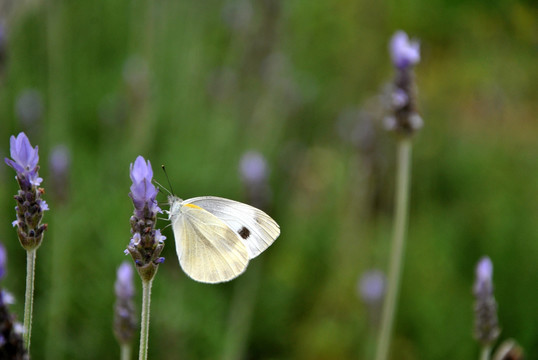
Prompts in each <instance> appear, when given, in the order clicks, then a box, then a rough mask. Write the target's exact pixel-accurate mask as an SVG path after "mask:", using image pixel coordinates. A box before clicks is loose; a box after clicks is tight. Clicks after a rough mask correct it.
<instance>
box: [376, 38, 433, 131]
mask: <svg viewBox="0 0 538 360" xmlns="http://www.w3.org/2000/svg"><path fill="white" fill-rule="evenodd" d="M389 50H390V56H391V58H392V63H393V65H394V67H395V68H396V76H395V78H394V84H393V86H392V91H391V94H390V96H389V98H390V107H391V112H392V114H391V115H390V116H387V117H386V118H385V119H384V124H385V128H386V129H387V130H390V131H396V132H398V133H399V134H400V135H404V136H407V137H408V136H411V135H412V134H414V133H415V132H416V131H417V130H419V129H420V128H421V127H422V125H423V121H422V118H421V117H420V115H419V114H418V111H417V106H416V101H415V96H416V89H415V80H414V75H413V65H416V64H417V63H418V62H419V61H420V44H419V43H418V41H410V40H409V38H408V37H407V34H406V33H405V32H403V31H398V32H396V34H394V35H393V36H392V39H391V40H390V46H389Z"/></svg>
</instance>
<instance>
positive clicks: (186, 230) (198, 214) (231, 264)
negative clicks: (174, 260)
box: [172, 202, 249, 283]
mask: <svg viewBox="0 0 538 360" xmlns="http://www.w3.org/2000/svg"><path fill="white" fill-rule="evenodd" d="M172 227H173V230H174V237H175V238H176V250H177V255H178V257H179V263H180V265H181V268H182V269H183V271H185V272H186V273H187V275H189V276H190V277H192V278H193V279H194V280H197V281H201V282H205V283H219V282H224V281H228V280H231V279H233V278H235V277H237V276H238V275H240V274H241V273H242V272H243V271H245V269H246V267H247V264H248V259H249V256H248V251H247V248H246V246H245V244H244V243H243V242H242V241H241V239H240V238H239V236H238V235H237V234H236V233H235V232H234V231H233V230H232V229H230V227H229V226H228V225H227V224H226V223H225V222H224V221H222V220H220V219H219V218H218V217H217V216H215V215H213V214H211V213H210V212H208V211H206V210H204V209H202V208H199V207H198V206H192V205H186V202H184V203H182V206H181V210H180V212H179V214H178V216H177V217H176V218H175V219H174V221H173V223H172Z"/></svg>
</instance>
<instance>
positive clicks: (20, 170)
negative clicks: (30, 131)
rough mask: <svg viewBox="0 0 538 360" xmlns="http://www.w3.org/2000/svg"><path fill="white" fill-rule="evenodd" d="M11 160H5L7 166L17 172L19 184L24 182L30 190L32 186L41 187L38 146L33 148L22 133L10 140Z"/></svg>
mask: <svg viewBox="0 0 538 360" xmlns="http://www.w3.org/2000/svg"><path fill="white" fill-rule="evenodd" d="M9 144H10V152H11V158H12V159H13V160H11V159H8V158H5V162H6V164H8V165H9V166H11V167H12V168H13V169H15V171H16V172H17V178H18V180H19V182H23V183H24V185H26V186H27V187H28V188H30V187H31V185H35V186H39V185H40V184H41V182H42V181H43V179H42V178H40V177H39V176H38V174H37V171H38V170H39V166H37V162H38V161H39V155H38V153H37V146H36V147H35V148H32V145H30V141H29V140H28V138H27V137H26V135H25V134H24V133H23V132H21V133H19V135H17V137H15V136H11V138H10V139H9ZM21 185H22V184H21Z"/></svg>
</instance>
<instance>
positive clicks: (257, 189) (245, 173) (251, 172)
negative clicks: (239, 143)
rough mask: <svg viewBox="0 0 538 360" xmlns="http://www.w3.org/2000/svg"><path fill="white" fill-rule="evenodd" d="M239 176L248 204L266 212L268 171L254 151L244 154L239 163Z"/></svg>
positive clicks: (268, 194) (268, 195) (262, 160)
mask: <svg viewBox="0 0 538 360" xmlns="http://www.w3.org/2000/svg"><path fill="white" fill-rule="evenodd" d="M239 174H240V175H241V178H242V180H243V183H244V185H245V188H246V191H247V198H248V203H250V204H251V205H252V206H255V207H257V208H260V209H264V210H268V209H267V207H268V206H269V199H270V197H271V190H270V188H269V185H268V183H267V177H268V175H269V169H268V166H267V161H266V160H265V158H264V157H263V155H262V154H260V153H259V152H256V151H248V152H246V153H244V154H243V156H242V157H241V160H240V163H239Z"/></svg>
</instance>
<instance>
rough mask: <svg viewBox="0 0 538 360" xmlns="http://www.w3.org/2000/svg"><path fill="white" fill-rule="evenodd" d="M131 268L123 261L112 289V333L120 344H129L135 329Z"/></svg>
mask: <svg viewBox="0 0 538 360" xmlns="http://www.w3.org/2000/svg"><path fill="white" fill-rule="evenodd" d="M133 274H134V272H133V268H132V266H131V265H129V263H128V262H126V261H124V262H123V263H122V264H121V265H120V267H119V268H118V271H117V278H116V283H115V284H114V290H115V293H116V304H115V306H114V334H115V335H116V338H117V339H118V342H119V343H120V344H129V343H130V342H131V341H132V339H133V336H134V334H135V331H136V316H135V311H134V302H133V296H134V284H133Z"/></svg>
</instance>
